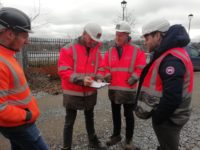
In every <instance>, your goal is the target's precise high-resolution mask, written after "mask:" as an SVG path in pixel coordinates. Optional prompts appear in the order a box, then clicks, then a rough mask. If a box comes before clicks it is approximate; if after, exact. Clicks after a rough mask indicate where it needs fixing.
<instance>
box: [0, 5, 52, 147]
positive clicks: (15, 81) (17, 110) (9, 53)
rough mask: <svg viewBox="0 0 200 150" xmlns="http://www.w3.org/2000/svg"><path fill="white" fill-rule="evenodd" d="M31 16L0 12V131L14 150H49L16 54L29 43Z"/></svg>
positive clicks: (33, 100)
mask: <svg viewBox="0 0 200 150" xmlns="http://www.w3.org/2000/svg"><path fill="white" fill-rule="evenodd" d="M29 32H31V23H30V19H29V17H28V16H27V15H26V14H25V13H23V12H22V11H20V10H17V9H15V8H9V7H4V8H2V9H0V66H1V67H0V132H1V133H2V134H3V135H4V136H5V137H6V138H8V139H9V140H10V143H11V149H12V150H47V149H48V147H47V145H46V143H45V142H44V140H43V138H42V137H41V134H40V132H39V130H38V129H37V127H36V125H35V121H36V119H37V118H38V116H39V110H38V106H37V102H36V99H35V98H34V97H33V96H32V94H31V91H30V89H29V86H28V84H27V81H26V78H25V75H24V73H23V70H22V68H21V66H20V65H19V63H18V62H17V60H16V59H15V57H14V55H15V53H16V52H19V51H20V50H21V49H22V47H23V46H24V45H25V44H27V43H28V33H29Z"/></svg>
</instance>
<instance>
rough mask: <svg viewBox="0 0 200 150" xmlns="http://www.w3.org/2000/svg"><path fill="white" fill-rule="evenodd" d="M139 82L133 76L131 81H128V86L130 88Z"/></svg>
mask: <svg viewBox="0 0 200 150" xmlns="http://www.w3.org/2000/svg"><path fill="white" fill-rule="evenodd" d="M137 81H138V79H136V78H135V77H133V76H131V77H130V78H129V79H128V84H129V85H130V86H132V85H134V84H135V83H136V82H137Z"/></svg>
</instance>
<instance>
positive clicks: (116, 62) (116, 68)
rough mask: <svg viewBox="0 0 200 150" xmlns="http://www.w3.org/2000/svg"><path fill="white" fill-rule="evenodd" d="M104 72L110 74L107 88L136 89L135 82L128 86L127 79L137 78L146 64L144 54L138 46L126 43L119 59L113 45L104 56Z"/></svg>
mask: <svg viewBox="0 0 200 150" xmlns="http://www.w3.org/2000/svg"><path fill="white" fill-rule="evenodd" d="M104 63H105V72H106V73H105V74H106V76H107V75H111V77H112V80H111V84H110V86H109V89H112V90H122V91H136V87H137V83H136V84H134V85H132V86H130V85H129V84H128V79H129V78H130V77H133V78H134V79H136V80H138V79H139V77H140V74H141V72H142V69H143V68H144V67H145V65H146V59H145V54H144V52H143V51H141V50H140V49H139V48H137V47H135V46H132V45H130V44H126V45H124V46H123V52H122V56H121V58H120V59H119V57H118V52H117V49H116V48H115V47H112V48H111V49H109V50H108V51H107V52H106V54H105V58H104Z"/></svg>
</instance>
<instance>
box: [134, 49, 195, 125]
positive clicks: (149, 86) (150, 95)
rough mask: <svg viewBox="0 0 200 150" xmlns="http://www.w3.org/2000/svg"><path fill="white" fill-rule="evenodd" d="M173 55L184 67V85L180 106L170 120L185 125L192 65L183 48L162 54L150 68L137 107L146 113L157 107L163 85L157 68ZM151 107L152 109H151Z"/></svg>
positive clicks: (187, 116)
mask: <svg viewBox="0 0 200 150" xmlns="http://www.w3.org/2000/svg"><path fill="white" fill-rule="evenodd" d="M169 54H171V55H173V56H175V57H177V58H179V59H180V60H181V61H182V62H183V64H184V65H185V68H186V72H185V75H184V85H183V93H182V98H183V100H182V104H181V105H180V106H179V107H178V108H177V109H176V110H175V112H174V114H173V115H172V116H171V117H170V119H171V120H172V121H173V122H174V123H176V124H182V123H185V122H186V121H187V120H188V119H189V116H190V101H191V96H192V89H193V65H192V63H191V60H190V57H189V56H188V54H187V52H186V50H184V49H183V48H173V49H171V50H168V51H166V52H165V53H163V54H162V55H161V56H160V57H159V58H158V59H157V60H156V61H155V62H154V63H153V64H152V66H151V67H150V69H149V71H148V73H147V75H146V77H145V79H144V81H143V84H142V87H141V95H140V96H141V98H140V99H141V101H140V99H139V101H138V106H139V107H140V106H142V107H143V108H145V109H146V111H149V112H151V110H152V109H154V108H153V107H154V106H155V105H157V104H158V103H159V101H160V98H161V97H162V93H163V85H162V80H161V78H160V76H159V73H158V71H159V66H160V64H161V62H162V60H163V59H164V58H165V57H166V56H167V55H169ZM142 99H143V100H145V99H146V100H147V101H148V100H149V105H146V104H147V103H145V102H144V101H143V100H142ZM151 107H152V108H151Z"/></svg>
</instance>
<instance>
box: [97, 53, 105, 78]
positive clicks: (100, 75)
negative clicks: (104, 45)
mask: <svg viewBox="0 0 200 150" xmlns="http://www.w3.org/2000/svg"><path fill="white" fill-rule="evenodd" d="M98 59H99V60H98V67H97V73H96V80H98V79H101V80H102V79H103V77H104V74H105V68H104V63H103V59H102V56H101V53H100V51H98Z"/></svg>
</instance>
